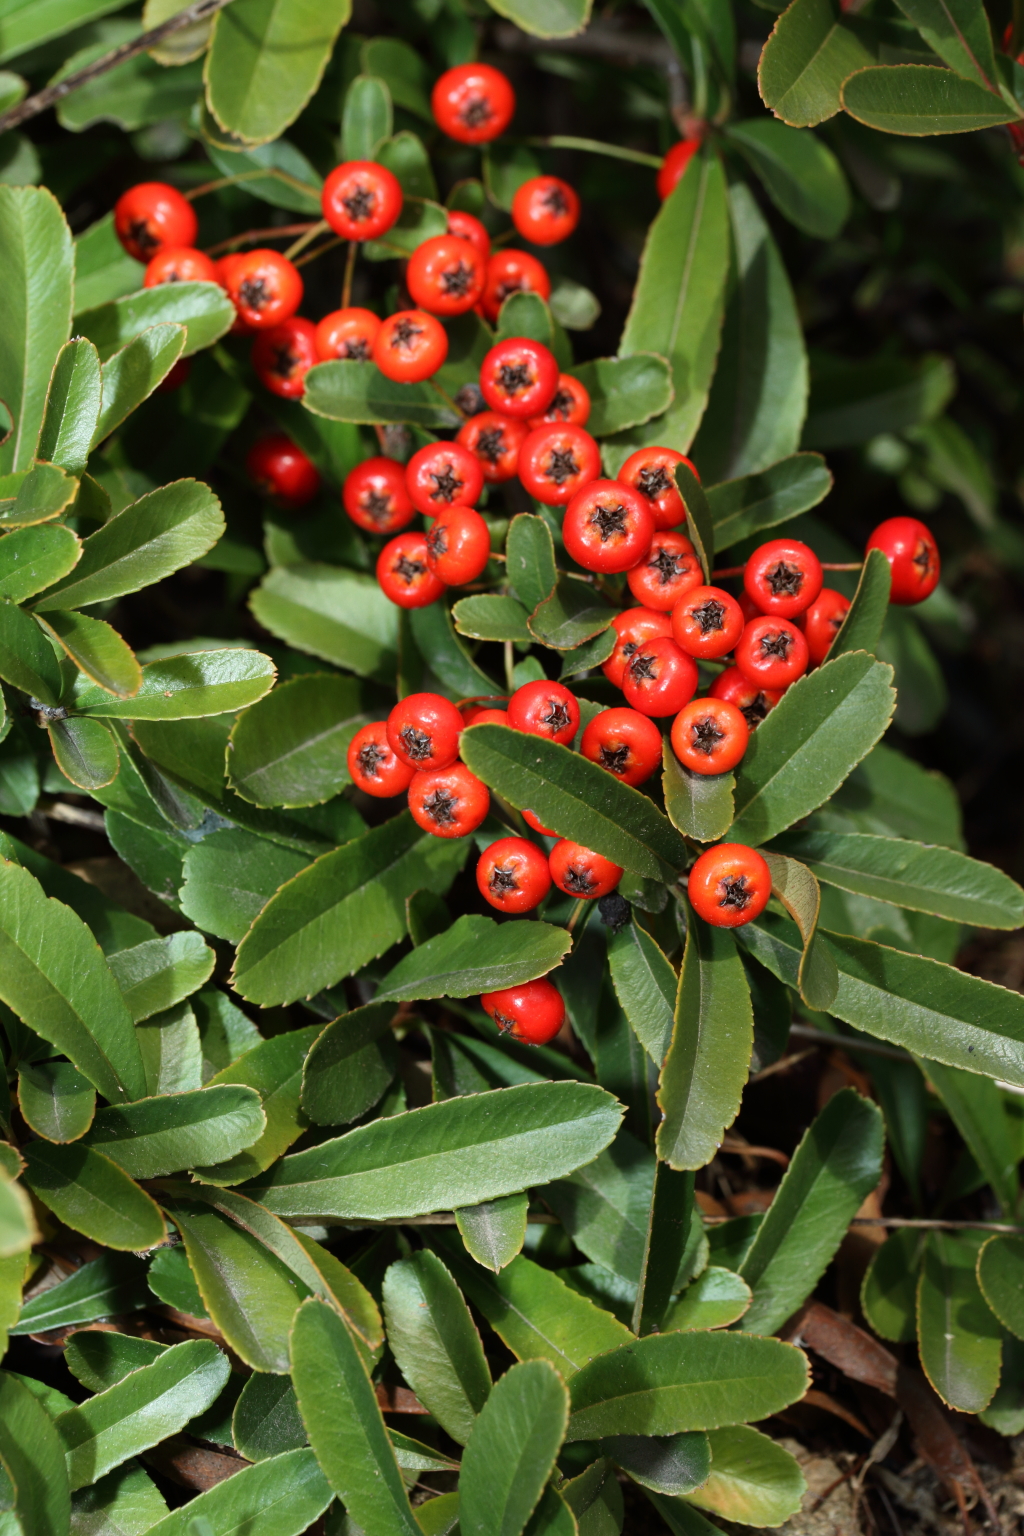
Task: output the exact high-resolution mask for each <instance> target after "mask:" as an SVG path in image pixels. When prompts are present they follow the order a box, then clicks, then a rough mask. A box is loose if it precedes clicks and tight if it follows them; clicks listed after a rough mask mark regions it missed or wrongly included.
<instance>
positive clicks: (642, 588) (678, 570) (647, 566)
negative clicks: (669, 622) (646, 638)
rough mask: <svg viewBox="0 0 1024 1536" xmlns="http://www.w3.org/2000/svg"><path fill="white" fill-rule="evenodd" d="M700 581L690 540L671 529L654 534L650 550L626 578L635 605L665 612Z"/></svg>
mask: <svg viewBox="0 0 1024 1536" xmlns="http://www.w3.org/2000/svg"><path fill="white" fill-rule="evenodd" d="M703 580H704V572H703V571H702V569H701V564H700V561H699V560H698V559H697V553H696V551H695V549H694V547H693V545H692V544H691V542H690V540H689V539H688V538H687V537H686V535H685V533H675V532H674V531H673V530H672V529H671V528H665V529H659V530H656V531H655V534H654V537H653V539H652V540H651V547H650V549H649V550H648V551H647V553H646V555H645V556H644V557H643V559H642V560H641V561H640V562H639V564H638V565H634V567H633V569H632V570H631V571H630V572H629V573H628V575H627V576H626V581H627V583H628V585H629V590H630V591H631V592H632V594H633V596H634V597H635V598H636V599H637V601H638V602H640V603H643V604H644V606H645V607H646V608H656V609H661V610H662V611H664V612H666V613H667V612H668V610H669V609H670V608H674V607H675V606H676V605H677V604H678V603H679V602H680V601H681V600H682V599H684V598H685V597H686V596H687V594H688V593H690V592H692V591H693V589H694V587H699V586H700V585H701V583H702V582H703Z"/></svg>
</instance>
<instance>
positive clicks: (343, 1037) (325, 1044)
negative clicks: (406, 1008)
mask: <svg viewBox="0 0 1024 1536" xmlns="http://www.w3.org/2000/svg"><path fill="white" fill-rule="evenodd" d="M394 1016H395V1009H394V1006H393V1004H391V1003H367V1004H366V1005H365V1007H362V1008H356V1009H354V1010H353V1012H352V1013H346V1014H342V1016H341V1018H340V1019H335V1020H334V1022H333V1023H331V1024H328V1026H327V1028H326V1029H325V1030H324V1031H323V1032H322V1034H321V1035H320V1036H319V1038H318V1039H317V1040H316V1041H315V1043H314V1044H313V1046H312V1047H311V1049H310V1052H309V1055H308V1056H307V1057H306V1062H305V1066H304V1068H303V1074H302V1098H301V1102H302V1108H303V1110H304V1111H305V1112H306V1114H307V1115H308V1116H309V1118H310V1119H311V1120H313V1121H314V1122H315V1123H316V1124H317V1125H348V1124H349V1123H350V1122H351V1121H353V1120H358V1119H359V1117H360V1116H361V1115H364V1114H365V1113H366V1111H367V1110H368V1109H370V1108H372V1106H373V1105H374V1104H376V1103H377V1100H378V1099H379V1098H380V1096H381V1094H382V1093H383V1092H384V1090H385V1088H386V1087H387V1086H388V1084H389V1083H390V1081H391V1079H392V1077H393V1076H394V1070H395V1049H394V1044H393V1041H392V1040H391V1039H390V1038H388V1036H389V1033H390V1028H391V1021H392V1019H393V1018H394Z"/></svg>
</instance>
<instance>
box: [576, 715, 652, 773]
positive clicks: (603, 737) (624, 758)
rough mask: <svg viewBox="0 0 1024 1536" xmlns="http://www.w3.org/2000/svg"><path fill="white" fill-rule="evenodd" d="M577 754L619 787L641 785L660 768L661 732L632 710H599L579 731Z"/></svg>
mask: <svg viewBox="0 0 1024 1536" xmlns="http://www.w3.org/2000/svg"><path fill="white" fill-rule="evenodd" d="M580 752H581V754H582V755H583V756H584V757H588V758H589V759H590V761H591V762H592V763H598V764H600V766H601V767H602V768H604V769H606V770H607V771H608V772H609V773H610V774H613V775H614V777H615V778H617V779H621V780H622V782H623V784H633V785H636V784H645V783H646V782H647V780H648V779H649V778H650V777H651V774H652V773H655V772H657V770H658V769H659V768H660V767H661V732H660V731H659V730H658V727H657V726H656V725H655V724H654V721H653V720H650V719H648V717H647V716H646V715H641V714H639V713H638V712H637V711H636V710H635V709H603V710H602V711H601V713H600V714H599V715H595V716H594V718H593V720H591V722H590V724H589V725H588V726H587V728H586V730H585V731H584V732H583V739H582V741H581V742H580Z"/></svg>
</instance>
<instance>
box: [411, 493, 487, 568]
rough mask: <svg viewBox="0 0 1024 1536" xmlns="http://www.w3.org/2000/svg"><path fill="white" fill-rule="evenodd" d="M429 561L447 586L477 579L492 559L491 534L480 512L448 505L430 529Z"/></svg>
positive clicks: (427, 534)
mask: <svg viewBox="0 0 1024 1536" xmlns="http://www.w3.org/2000/svg"><path fill="white" fill-rule="evenodd" d="M426 541H427V564H428V565H429V566H430V569H431V570H432V571H433V573H434V575H435V576H439V577H440V578H441V580H442V581H443V582H444V584H445V586H446V587H464V586H465V585H466V583H467V582H470V581H476V579H477V577H478V576H480V575H481V574H482V573H483V569H484V567H485V566H486V564H487V562H488V560H489V559H490V558H491V535H490V532H489V530H488V527H487V524H486V523H485V522H484V520H483V518H482V517H481V516H480V513H479V512H474V510H473V508H472V507H464V506H462V505H461V504H458V505H456V506H453V507H446V508H445V509H444V511H443V512H441V513H439V514H438V516H437V518H436V520H435V521H434V523H433V524H432V525H431V526H430V527H429V528H428V529H427V533H426Z"/></svg>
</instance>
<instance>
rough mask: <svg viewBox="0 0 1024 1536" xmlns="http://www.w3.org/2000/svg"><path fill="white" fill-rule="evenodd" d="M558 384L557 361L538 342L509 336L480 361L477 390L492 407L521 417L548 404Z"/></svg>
mask: <svg viewBox="0 0 1024 1536" xmlns="http://www.w3.org/2000/svg"><path fill="white" fill-rule="evenodd" d="M557 388H558V364H557V363H556V362H555V359H554V357H553V356H552V355H551V353H550V352H549V351H548V349H547V347H545V346H544V344H543V343H542V342H539V341H532V340H531V339H530V338H529V337H528V336H510V337H509V338H508V340H507V341H499V342H498V344H497V346H494V347H492V348H491V350H490V351H489V352H488V353H487V355H486V357H485V358H484V360H483V362H482V363H481V364H480V392H481V394H482V395H483V397H484V399H485V400H486V402H487V404H488V405H489V406H490V407H491V410H492V411H500V412H501V414H502V415H503V416H514V417H516V418H517V419H518V420H523V421H525V420H526V419H527V418H528V417H530V416H535V415H536V414H537V412H538V411H543V410H545V409H546V407H547V406H548V405H549V404H550V402H551V400H552V398H553V396H554V393H555V390H556V389H557Z"/></svg>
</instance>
